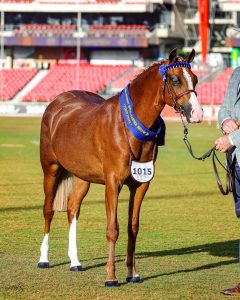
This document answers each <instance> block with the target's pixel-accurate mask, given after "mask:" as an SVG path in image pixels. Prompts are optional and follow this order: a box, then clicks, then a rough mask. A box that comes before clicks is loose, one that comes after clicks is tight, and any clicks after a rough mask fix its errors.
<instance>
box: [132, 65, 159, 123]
mask: <svg viewBox="0 0 240 300" xmlns="http://www.w3.org/2000/svg"><path fill="white" fill-rule="evenodd" d="M161 84H162V82H161V80H160V77H159V76H158V74H157V71H155V72H154V71H153V70H152V71H151V74H149V75H148V74H142V76H141V77H140V78H136V79H135V80H134V81H133V82H132V83H131V85H130V95H131V98H132V101H133V106H134V112H135V114H136V115H137V117H138V119H139V120H140V121H141V122H142V123H143V124H144V125H145V126H146V127H147V128H150V127H151V126H152V125H153V124H154V123H155V121H156V119H157V118H158V116H159V114H160V113H161V111H162V110H163V108H164V106H165V104H164V103H159V102H158V101H159V99H160V98H161V95H160V93H161ZM157 102H158V103H157ZM156 104H158V105H156Z"/></svg>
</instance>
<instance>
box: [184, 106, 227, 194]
mask: <svg viewBox="0 0 240 300" xmlns="http://www.w3.org/2000/svg"><path fill="white" fill-rule="evenodd" d="M179 113H180V116H181V121H182V124H183V132H184V137H183V141H184V143H185V145H186V147H187V149H188V151H189V153H190V155H191V156H192V157H193V158H194V159H196V160H202V161H204V160H205V159H206V158H208V157H210V156H211V155H212V164H213V171H214V174H215V177H216V181H217V185H218V188H219V190H220V191H221V193H222V194H223V195H228V194H229V192H232V187H233V174H232V171H231V167H232V163H230V158H229V155H228V154H226V162H227V163H226V167H225V166H224V165H223V164H222V163H221V161H220V160H219V158H218V156H217V154H216V147H215V146H214V147H212V148H211V149H209V150H208V151H207V152H206V153H204V154H203V155H202V156H199V157H197V156H195V155H194V153H193V150H192V146H191V144H190V142H189V140H188V127H187V125H186V124H185V122H184V120H183V115H184V109H183V108H182V107H181V106H180V108H179ZM216 161H217V162H218V163H219V165H220V166H221V167H222V168H223V169H224V170H225V171H226V188H225V189H224V188H223V184H222V181H221V179H220V176H219V172H218V168H217V164H216Z"/></svg>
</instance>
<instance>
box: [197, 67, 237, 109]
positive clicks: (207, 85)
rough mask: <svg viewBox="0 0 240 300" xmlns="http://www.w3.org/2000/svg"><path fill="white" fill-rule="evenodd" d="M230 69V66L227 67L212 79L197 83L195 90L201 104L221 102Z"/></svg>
mask: <svg viewBox="0 0 240 300" xmlns="http://www.w3.org/2000/svg"><path fill="white" fill-rule="evenodd" d="M232 71H233V70H232V69H231V68H227V69H226V70H225V71H223V72H221V73H220V74H219V75H218V76H216V77H215V79H214V80H213V81H211V82H203V83H201V84H198V85H197V88H196V90H197V93H198V99H199V101H200V102H201V104H218V105H220V104H221V103H222V101H223V98H224V96H225V93H226V89H227V85H228V82H229V79H230V77H231V74H232Z"/></svg>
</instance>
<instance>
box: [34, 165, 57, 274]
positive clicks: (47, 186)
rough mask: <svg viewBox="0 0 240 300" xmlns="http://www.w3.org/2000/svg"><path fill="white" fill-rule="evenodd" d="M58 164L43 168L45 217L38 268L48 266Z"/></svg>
mask: <svg viewBox="0 0 240 300" xmlns="http://www.w3.org/2000/svg"><path fill="white" fill-rule="evenodd" d="M59 171H60V169H59V165H58V164H57V163H54V164H50V165H49V167H48V171H47V172H46V170H44V193H45V201H44V206H43V215H44V219H45V228H44V238H43V242H42V245H41V248H40V249H41V257H40V259H39V262H38V268H49V262H48V247H49V246H48V243H49V231H50V225H51V221H52V218H53V214H54V211H53V200H54V197H55V193H56V188H57V180H58V174H59Z"/></svg>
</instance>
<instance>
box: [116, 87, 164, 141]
mask: <svg viewBox="0 0 240 300" xmlns="http://www.w3.org/2000/svg"><path fill="white" fill-rule="evenodd" d="M119 98H120V107H121V111H122V115H123V118H124V121H125V123H126V126H127V128H128V130H129V131H130V132H131V133H132V135H133V136H134V137H135V138H137V139H139V140H140V141H142V142H148V141H156V142H157V145H158V146H163V145H164V144H165V123H164V121H163V119H162V118H161V117H160V116H159V117H158V119H157V121H156V124H155V126H154V129H153V130H154V132H153V131H151V130H149V129H148V128H146V127H145V126H144V125H143V124H142V123H141V121H140V120H139V119H138V118H137V116H136V114H135V113H134V108H133V103H132V99H131V96H130V93H129V85H127V87H126V88H125V89H124V90H122V92H121V93H120V97H119Z"/></svg>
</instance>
